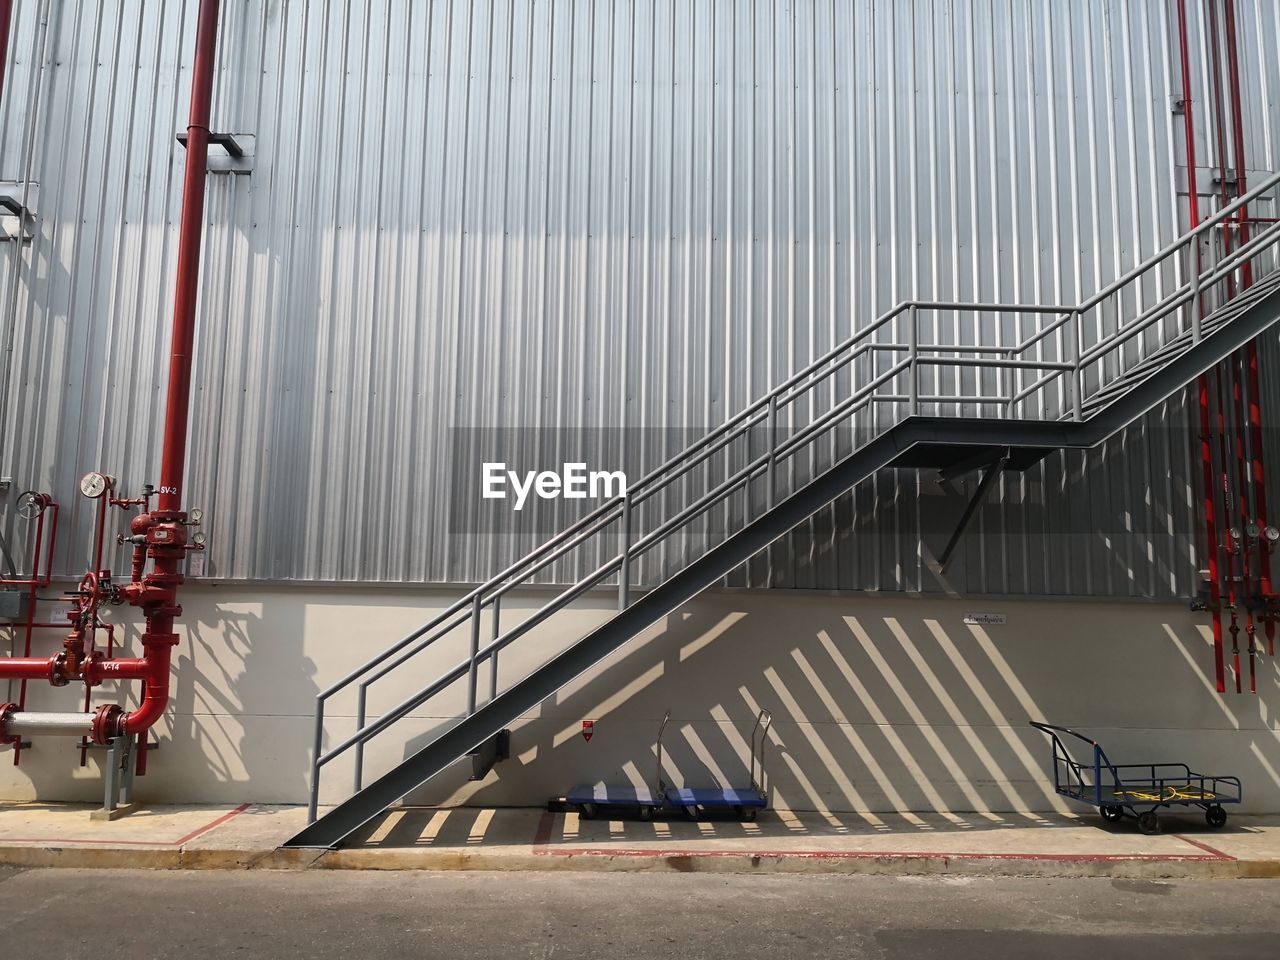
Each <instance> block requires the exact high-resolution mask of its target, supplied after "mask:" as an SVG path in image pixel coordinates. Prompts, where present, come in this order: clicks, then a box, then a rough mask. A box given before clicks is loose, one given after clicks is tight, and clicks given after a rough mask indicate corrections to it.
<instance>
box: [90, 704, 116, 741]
mask: <svg viewBox="0 0 1280 960" xmlns="http://www.w3.org/2000/svg"><path fill="white" fill-rule="evenodd" d="M123 716H124V710H123V709H121V707H120V705H119V704H116V703H108V704H105V705H104V706H101V707H99V708H98V709H97V710H95V711H94V714H93V726H92V732H91V739H92V740H93V742H94V743H96V744H99V745H101V744H106V743H110V742H111V741H112V740H114V739H115V738H116V737H117V736H119V730H120V727H121V722H120V721H121V718H122V717H123Z"/></svg>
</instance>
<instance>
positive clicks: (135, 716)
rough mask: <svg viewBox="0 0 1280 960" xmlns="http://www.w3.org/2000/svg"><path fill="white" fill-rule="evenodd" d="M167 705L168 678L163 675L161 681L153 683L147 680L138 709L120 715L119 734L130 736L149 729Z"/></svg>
mask: <svg viewBox="0 0 1280 960" xmlns="http://www.w3.org/2000/svg"><path fill="white" fill-rule="evenodd" d="M168 705H169V678H168V677H165V680H164V682H163V683H155V682H154V681H151V680H148V681H147V685H146V689H145V692H144V693H143V695H142V703H141V704H140V705H139V707H138V709H137V710H134V711H133V712H131V713H126V714H123V715H122V716H121V718H120V720H119V729H120V735H121V736H126V737H132V736H136V735H137V734H139V733H142V732H143V731H144V730H150V729H151V728H152V727H153V726H155V725H156V722H157V721H158V720H159V719H160V718H161V717H162V716H164V711H165V708H166V707H167V706H168Z"/></svg>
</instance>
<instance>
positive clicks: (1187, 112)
mask: <svg viewBox="0 0 1280 960" xmlns="http://www.w3.org/2000/svg"><path fill="white" fill-rule="evenodd" d="M1178 48H1179V54H1180V57H1181V60H1182V119H1183V124H1184V126H1185V128H1186V141H1187V202H1188V213H1189V215H1190V229H1192V230H1194V229H1195V228H1196V227H1198V226H1200V200H1199V197H1198V196H1197V195H1196V125H1195V117H1194V114H1193V112H1192V103H1191V54H1190V52H1189V51H1188V44H1187V2H1186V0H1178ZM1191 261H1192V262H1191V264H1190V269H1192V270H1195V271H1197V272H1199V270H1200V245H1199V242H1197V243H1196V245H1195V249H1194V251H1193V254H1192V257H1191ZM1201 306H1202V304H1201V303H1199V302H1196V303H1193V304H1192V305H1191V309H1192V310H1199V309H1201ZM1197 386H1198V392H1199V404H1200V466H1201V469H1202V472H1203V479H1204V528H1205V549H1206V551H1207V553H1208V561H1209V607H1210V611H1211V613H1212V615H1213V666H1214V677H1215V681H1216V683H1217V689H1218V692H1219V693H1226V690H1227V678H1226V663H1225V658H1224V651H1223V644H1222V611H1221V606H1222V591H1221V585H1220V581H1219V572H1218V526H1217V523H1216V517H1215V515H1214V509H1213V504H1214V501H1215V500H1216V499H1217V498H1216V495H1215V492H1214V485H1213V447H1212V443H1211V441H1210V434H1209V426H1210V425H1209V376H1208V374H1203V373H1202V374H1201V375H1200V380H1199V382H1198V384H1197Z"/></svg>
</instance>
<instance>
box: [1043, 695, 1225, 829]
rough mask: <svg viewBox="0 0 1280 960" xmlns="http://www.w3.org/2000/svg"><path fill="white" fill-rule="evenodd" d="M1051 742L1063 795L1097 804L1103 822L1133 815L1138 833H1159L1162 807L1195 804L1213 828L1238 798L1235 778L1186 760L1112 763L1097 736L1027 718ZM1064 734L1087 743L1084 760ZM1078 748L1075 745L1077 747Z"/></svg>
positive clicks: (1056, 784) (1058, 787)
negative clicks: (1196, 768) (1212, 772)
mask: <svg viewBox="0 0 1280 960" xmlns="http://www.w3.org/2000/svg"><path fill="white" fill-rule="evenodd" d="M1031 725H1032V726H1033V727H1035V728H1036V729H1037V730H1039V731H1041V732H1042V733H1044V734H1046V735H1047V736H1048V737H1049V738H1050V740H1051V741H1052V743H1053V787H1054V789H1055V790H1056V791H1057V792H1058V793H1059V794H1061V795H1062V796H1064V797H1070V798H1071V799H1072V800H1079V801H1080V802H1082V803H1087V804H1089V805H1091V806H1094V807H1097V808H1098V811H1099V812H1100V813H1101V814H1102V819H1103V820H1105V821H1106V822H1107V823H1119V822H1120V821H1121V820H1122V819H1124V817H1125V816H1126V815H1127V816H1131V817H1135V818H1136V819H1137V821H1138V829H1140V830H1141V831H1142V832H1143V833H1159V832H1160V818H1159V817H1158V816H1157V815H1156V811H1157V810H1159V809H1160V808H1162V807H1165V808H1172V807H1199V808H1200V809H1202V810H1203V811H1204V819H1205V823H1207V824H1208V825H1209V826H1210V827H1212V828H1214V829H1215V830H1219V829H1221V828H1222V827H1224V826H1226V823H1227V811H1226V810H1224V809H1223V805H1224V804H1228V803H1239V802H1240V799H1241V797H1242V795H1243V794H1242V791H1241V788H1240V778H1239V777H1226V776H1207V775H1205V774H1201V773H1196V772H1194V771H1193V770H1191V769H1190V768H1189V767H1188V766H1187V765H1186V764H1185V763H1125V764H1115V763H1112V762H1111V761H1110V760H1109V759H1108V758H1107V754H1106V751H1105V750H1103V749H1102V746H1101V745H1100V744H1099V743H1098V741H1096V740H1093V739H1092V738H1090V737H1086V736H1085V735H1084V734H1082V733H1077V732H1076V731H1075V730H1069V729H1067V728H1066V727H1058V726H1054V725H1053V724H1050V723H1040V722H1038V721H1034V720H1033V721H1031ZM1063 737H1067V738H1074V740H1079V741H1080V742H1082V743H1085V744H1087V745H1088V746H1089V747H1090V748H1091V751H1090V755H1089V759H1088V760H1087V761H1081V760H1077V759H1076V758H1075V757H1074V756H1073V755H1072V754H1071V751H1070V750H1068V749H1067V745H1066V743H1065V742H1064V741H1063ZM1077 749H1079V748H1077Z"/></svg>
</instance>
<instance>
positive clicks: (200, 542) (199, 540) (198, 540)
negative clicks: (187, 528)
mask: <svg viewBox="0 0 1280 960" xmlns="http://www.w3.org/2000/svg"><path fill="white" fill-rule="evenodd" d="M208 541H209V538H208V537H206V536H205V535H204V534H203V533H197V534H196V535H195V536H194V537H192V538H191V542H192V543H194V544H195V545H196V546H197V547H203V546H204V545H205V544H206V543H208Z"/></svg>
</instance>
